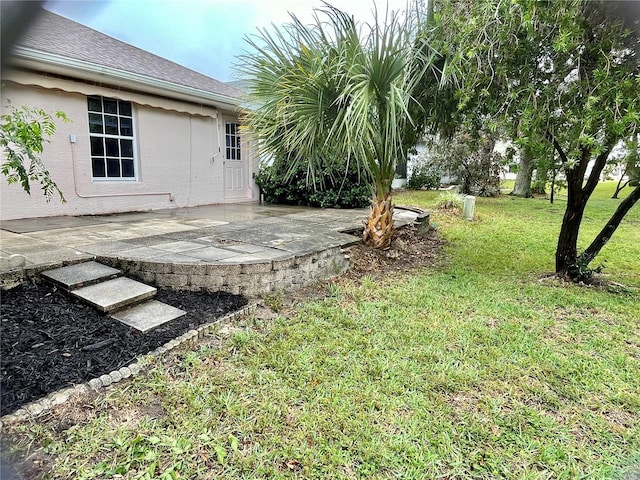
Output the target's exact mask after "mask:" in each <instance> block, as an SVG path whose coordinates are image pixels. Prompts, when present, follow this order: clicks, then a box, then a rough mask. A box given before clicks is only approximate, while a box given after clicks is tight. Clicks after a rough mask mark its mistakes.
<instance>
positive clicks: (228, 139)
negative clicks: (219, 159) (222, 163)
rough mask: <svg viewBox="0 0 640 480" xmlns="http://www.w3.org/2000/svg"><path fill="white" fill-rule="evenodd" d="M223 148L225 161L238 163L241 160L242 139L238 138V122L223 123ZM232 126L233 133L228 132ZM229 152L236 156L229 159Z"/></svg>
mask: <svg viewBox="0 0 640 480" xmlns="http://www.w3.org/2000/svg"><path fill="white" fill-rule="evenodd" d="M224 125H225V126H224V148H225V160H231V161H234V162H235V161H239V162H241V161H242V160H243V158H242V139H241V137H240V122H237V121H225V122H224ZM232 125H233V126H234V132H233V133H232V132H230V131H229V127H231V126H232ZM232 139H233V140H235V145H233V143H234V142H233V141H232ZM231 152H233V153H235V154H237V155H235V158H231V157H232V155H231Z"/></svg>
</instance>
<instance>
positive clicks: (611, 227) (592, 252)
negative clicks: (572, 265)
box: [578, 186, 640, 265]
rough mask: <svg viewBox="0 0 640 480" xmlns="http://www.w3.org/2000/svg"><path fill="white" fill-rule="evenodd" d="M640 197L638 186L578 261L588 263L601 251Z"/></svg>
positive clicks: (619, 206)
mask: <svg viewBox="0 0 640 480" xmlns="http://www.w3.org/2000/svg"><path fill="white" fill-rule="evenodd" d="M639 199H640V186H639V187H636V188H635V190H633V191H632V192H631V193H630V194H629V196H628V197H627V198H625V199H624V200H623V201H622V202H620V205H618V208H617V209H616V211H615V212H614V214H613V215H612V216H611V219H609V221H608V222H607V224H606V225H605V226H604V228H603V229H602V230H601V231H600V233H598V235H597V236H596V238H595V239H594V240H593V242H591V245H589V247H588V248H587V249H586V250H585V251H584V252H583V253H582V254H581V255H580V256H579V257H578V262H579V263H583V264H584V265H588V264H589V263H590V262H591V261H592V260H593V259H594V258H595V257H596V255H598V253H600V250H602V247H604V246H605V245H606V244H607V242H608V241H609V240H610V239H611V236H612V235H613V233H614V232H615V231H616V229H617V228H618V226H619V225H620V222H621V221H622V219H623V218H624V216H625V215H626V214H627V212H628V211H629V210H630V209H631V207H633V206H634V205H635V203H636V202H637V201H638V200H639Z"/></svg>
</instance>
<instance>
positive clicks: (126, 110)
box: [118, 101, 131, 117]
mask: <svg viewBox="0 0 640 480" xmlns="http://www.w3.org/2000/svg"><path fill="white" fill-rule="evenodd" d="M118 103H119V104H120V115H127V116H128V117H130V116H131V102H122V101H120V102H118Z"/></svg>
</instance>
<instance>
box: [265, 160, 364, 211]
mask: <svg viewBox="0 0 640 480" xmlns="http://www.w3.org/2000/svg"><path fill="white" fill-rule="evenodd" d="M345 167H346V166H345V164H344V163H342V162H335V163H331V164H327V165H325V167H324V168H323V169H322V175H323V176H322V178H318V179H316V181H315V182H313V181H310V180H308V178H307V170H306V169H304V168H303V167H302V166H301V167H300V168H298V169H297V170H296V171H294V172H289V166H288V164H287V163H286V161H285V160H283V159H278V160H276V161H275V162H274V163H273V164H272V165H269V166H263V167H261V168H260V172H259V173H258V175H257V176H256V184H257V185H258V186H259V187H260V191H261V193H262V194H263V195H264V199H265V201H266V202H268V203H278V204H284V205H303V206H308V207H320V208H364V207H367V206H369V204H370V203H371V187H370V185H369V180H368V174H367V173H365V172H358V171H357V170H356V169H355V168H349V169H348V170H347V172H346V175H345Z"/></svg>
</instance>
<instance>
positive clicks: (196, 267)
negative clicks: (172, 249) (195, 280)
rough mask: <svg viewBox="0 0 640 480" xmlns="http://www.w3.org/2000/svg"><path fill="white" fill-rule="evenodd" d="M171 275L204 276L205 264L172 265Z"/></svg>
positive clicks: (205, 271)
mask: <svg viewBox="0 0 640 480" xmlns="http://www.w3.org/2000/svg"><path fill="white" fill-rule="evenodd" d="M173 273H178V274H182V275H190V274H191V275H206V274H207V264H206V263H174V264H173Z"/></svg>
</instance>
